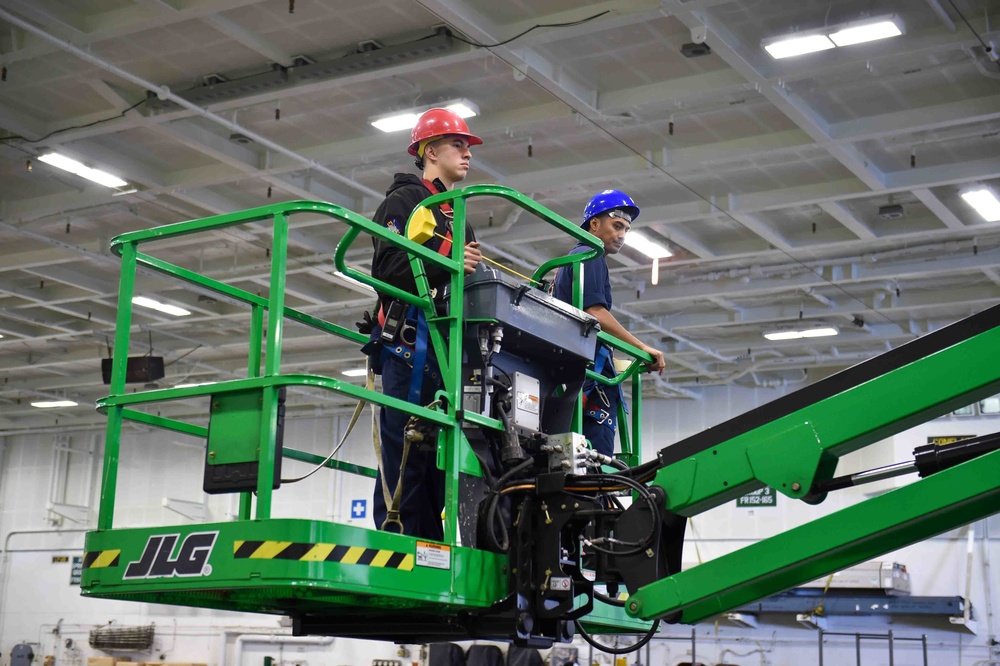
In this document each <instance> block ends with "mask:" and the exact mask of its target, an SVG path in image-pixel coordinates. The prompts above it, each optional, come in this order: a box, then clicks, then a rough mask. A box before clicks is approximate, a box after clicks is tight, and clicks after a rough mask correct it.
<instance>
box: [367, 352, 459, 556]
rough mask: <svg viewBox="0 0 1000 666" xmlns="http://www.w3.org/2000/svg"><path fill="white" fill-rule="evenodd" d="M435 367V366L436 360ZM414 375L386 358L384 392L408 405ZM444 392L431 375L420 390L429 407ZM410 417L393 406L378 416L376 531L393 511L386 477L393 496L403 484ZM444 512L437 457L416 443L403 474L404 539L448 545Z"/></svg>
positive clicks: (392, 527) (393, 528)
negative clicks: (384, 486) (385, 487)
mask: <svg viewBox="0 0 1000 666" xmlns="http://www.w3.org/2000/svg"><path fill="white" fill-rule="evenodd" d="M428 356H430V354H428ZM431 364H432V365H433V361H431ZM412 373H413V370H412V369H411V368H410V366H408V365H407V364H406V362H405V361H403V360H402V359H401V358H399V357H398V356H393V355H389V356H387V357H386V359H385V364H384V365H383V367H382V393H384V394H385V395H388V396H392V397H394V398H399V399H400V400H406V399H407V395H408V393H409V391H410V379H411V377H412ZM439 388H441V382H440V379H438V378H437V377H436V376H435V377H432V376H431V375H430V374H428V375H426V376H425V377H424V381H423V384H422V385H421V387H420V404H421V405H422V406H426V405H429V404H430V403H431V402H433V400H434V394H435V393H436V392H437V391H438V389H439ZM409 418H410V416H409V414H406V413H405V412H401V411H399V410H398V409H391V408H388V407H383V408H382V410H381V414H380V415H379V430H380V433H381V439H382V469H381V471H380V472H379V476H378V477H377V478H376V479H375V494H374V500H373V502H372V507H373V511H372V517H373V518H374V519H375V527H376V528H381V525H382V522H383V521H384V520H385V517H386V513H387V511H388V509H387V507H386V504H385V497H384V495H383V492H382V474H384V475H385V478H386V481H387V482H388V485H389V493H390V497H391V496H392V495H393V494H394V493H395V490H396V483H397V482H398V481H399V465H400V461H401V460H402V457H403V431H404V429H405V427H406V423H407V421H409ZM443 509H444V471H443V470H440V469H438V468H437V453H436V452H435V451H421V450H419V449H418V448H417V445H416V444H411V445H410V453H409V456H408V457H407V461H406V469H404V470H403V494H402V496H401V498H400V502H399V511H400V520H401V521H402V523H403V534H408V535H410V536H415V537H421V538H424V539H433V540H436V541H441V540H443V539H444V530H443V528H442V525H441V511H442V510H443ZM386 528H387V530H389V531H397V530H398V529H399V526H398V525H393V524H390V525H387V526H386Z"/></svg>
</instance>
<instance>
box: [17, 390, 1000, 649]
mask: <svg viewBox="0 0 1000 666" xmlns="http://www.w3.org/2000/svg"><path fill="white" fill-rule="evenodd" d="M782 392H783V391H782V390H774V389H758V390H749V389H742V388H737V387H716V388H711V389H706V390H705V394H704V395H705V397H704V399H703V400H701V401H688V400H683V401H682V400H672V401H648V402H647V403H646V404H645V406H644V411H643V413H644V416H645V420H644V426H643V430H644V432H643V440H644V449H645V450H644V457H645V458H646V459H649V458H651V457H652V455H654V454H655V452H656V451H657V450H659V449H660V448H662V447H664V446H666V445H668V444H671V443H674V442H676V441H679V440H680V439H683V438H684V437H686V436H689V435H691V434H694V433H696V432H699V431H700V430H703V429H705V428H708V427H711V426H712V425H715V424H717V423H719V422H721V421H724V420H726V419H728V418H730V417H731V416H734V415H736V414H739V413H742V412H745V411H746V410H748V409H751V408H753V407H756V406H758V405H760V404H764V403H766V402H769V401H770V400H773V399H774V398H776V397H779V396H780V395H781V393H782ZM346 422H347V418H346V417H344V418H342V419H338V418H333V417H328V418H312V419H299V420H292V421H289V422H288V424H287V426H286V435H285V445H286V446H288V447H292V448H297V449H302V450H307V451H311V452H314V453H322V454H324V455H325V453H327V452H328V451H329V450H330V448H331V447H332V446H333V444H334V443H335V441H336V440H337V439H339V435H340V433H341V429H342V428H343V427H344V426H345V425H346ZM369 428H370V419H369V417H368V415H367V413H366V415H365V416H364V417H362V419H361V421H360V423H359V425H358V426H357V430H356V432H355V433H353V434H352V436H351V437H350V439H349V441H348V443H347V444H346V445H345V447H344V449H343V452H342V454H341V456H340V457H341V458H342V459H346V460H351V461H352V462H358V463H360V464H364V465H369V466H370V465H372V464H373V462H374V454H373V453H372V450H371V444H370V434H369ZM995 430H1000V419H996V418H971V419H970V418H963V419H958V418H955V417H948V418H942V419H939V420H937V421H934V422H932V423H930V424H927V425H924V426H920V427H918V428H915V429H913V430H912V431H909V432H907V433H903V434H900V435H897V436H896V437H893V438H891V439H889V440H886V441H885V442H882V443H880V444H878V445H876V446H874V447H870V448H869V449H867V450H865V451H864V452H858V453H855V454H852V455H851V456H848V457H846V458H845V459H844V460H843V461H842V464H841V468H840V469H838V473H846V472H849V471H858V470H861V469H866V468H868V467H872V466H877V465H882V464H886V463H887V462H892V461H898V460H906V459H909V458H911V457H912V455H911V453H912V449H913V448H914V447H916V446H918V445H921V444H924V443H925V442H926V437H927V436H928V435H931V434H933V435H948V434H973V435H978V434H985V433H987V432H992V431H995ZM67 436H68V438H69V440H68V442H67V440H66V439H65V437H66V436H64V437H63V438H62V439H61V440H60V442H61V443H62V444H63V445H67V444H68V445H69V446H70V447H72V448H73V449H74V450H85V449H86V447H87V445H88V443H89V442H91V441H93V440H92V438H93V437H94V436H95V434H94V433H69V434H68V435H67ZM101 437H102V434H101V433H97V439H98V440H100V439H101ZM56 443H57V438H56V436H54V435H49V434H39V435H33V436H17V437H7V438H6V440H5V441H4V442H3V448H2V453H0V537H3V538H5V539H6V541H4V542H0V545H2V546H4V547H5V549H4V552H3V554H2V556H0V666H4V665H6V664H7V663H9V662H8V659H9V654H10V650H11V649H12V647H13V646H14V645H15V644H16V643H19V642H29V643H35V644H37V645H36V646H35V652H36V654H38V655H43V654H53V655H55V656H56V658H57V664H62V663H68V664H72V663H81V664H82V663H85V659H84V657H85V656H87V655H90V654H100V653H97V652H95V651H93V650H91V649H90V648H89V647H88V646H87V632H88V631H89V630H90V629H91V628H94V627H96V626H101V625H105V624H107V623H109V622H111V623H115V624H119V625H123V626H135V625H145V624H149V623H154V624H155V625H156V632H157V637H158V638H157V643H156V646H155V649H154V652H153V653H152V654H139V655H134V658H136V659H140V660H141V659H148V660H152V659H158V658H160V655H163V658H164V659H166V660H168V661H197V662H205V663H209V664H219V666H235V665H234V662H233V658H234V656H235V653H236V652H237V651H240V652H241V653H242V654H243V660H242V662H241V663H240V665H239V666H243V665H244V664H259V663H261V660H262V658H263V656H264V655H268V656H272V657H275V658H278V657H281V658H282V659H283V660H284V661H285V663H288V664H291V663H303V664H309V665H310V666H317V665H321V664H330V666H347V665H354V664H367V663H369V662H370V660H371V659H374V658H378V659H400V660H401V661H402V663H403V664H404V665H407V664H409V663H410V662H411V661H413V660H418V659H419V651H418V650H417V649H416V648H412V649H411V650H410V653H409V655H408V656H406V657H400V656H398V655H397V649H398V646H395V645H392V644H389V643H379V642H369V641H349V640H345V639H336V640H334V641H333V642H332V643H331V644H329V645H313V644H304V643H303V642H301V641H288V642H281V640H283V639H281V640H279V639H272V638H271V637H270V635H271V634H275V633H284V632H287V629H284V628H282V627H279V626H278V623H277V618H276V617H274V616H263V615H261V616H258V615H251V614H237V613H224V612H215V611H208V610H198V609H187V608H180V607H171V606H161V605H154V604H138V603H130V602H113V601H106V600H94V599H84V598H82V597H80V596H79V594H78V592H79V590H78V589H77V588H76V587H75V586H70V584H69V576H70V571H69V566H70V565H69V564H68V563H61V562H53V560H52V558H53V556H62V555H66V556H72V555H74V554H79V553H81V552H82V548H83V532H82V531H79V530H82V529H84V528H86V527H87V525H80V524H75V523H72V522H71V521H69V520H65V519H59V517H58V516H55V515H53V514H51V513H50V512H48V511H47V510H46V509H45V507H46V503H47V502H48V501H49V498H50V487H51V485H52V483H53V480H52V477H53V474H52V465H53V460H54V453H53V448H54V446H55V445H56ZM98 443H100V442H99V441H98ZM100 448H101V447H99V449H100ZM100 453H101V452H100V450H99V451H98V455H97V456H96V457H94V458H89V457H87V456H86V455H76V454H74V455H73V456H71V462H70V470H69V474H68V475H67V477H66V479H68V481H67V482H65V483H63V482H62V481H61V480H60V479H58V478H57V479H56V482H55V483H56V485H57V487H59V488H63V487H64V488H65V497H66V501H67V502H69V501H70V500H72V499H73V498H74V497H77V496H79V495H80V494H81V492H83V490H82V487H83V486H84V485H85V484H84V482H83V481H81V479H85V478H86V472H87V466H88V465H93V466H94V471H95V474H94V483H93V488H92V489H91V493H90V506H91V507H92V509H93V511H94V515H96V508H97V497H98V493H99V478H100V465H101V455H100ZM203 455H204V454H203V451H202V449H201V448H200V444H199V441H198V440H196V439H195V438H190V437H185V436H182V435H176V434H172V433H166V432H161V431H147V430H139V429H127V430H126V434H125V436H124V437H123V442H122V448H121V467H120V473H119V485H118V491H119V495H118V502H117V512H116V519H115V524H116V525H117V526H123V525H136V526H139V525H170V524H185V523H188V522H190V521H189V520H188V519H187V518H185V517H183V516H181V515H178V514H177V513H174V512H172V511H170V510H168V509H166V508H164V507H163V505H162V500H163V498H164V497H169V498H173V499H179V500H187V501H191V502H205V503H206V505H207V511H208V515H209V520H213V521H215V520H220V521H221V520H226V519H227V517H228V516H229V515H230V514H232V513H233V512H234V511H235V509H236V504H235V498H234V497H231V496H227V495H220V496H207V495H205V494H204V493H202V491H201V473H202V458H203ZM285 464H286V465H287V467H286V469H285V473H284V474H283V476H286V477H287V476H290V475H297V474H299V473H302V472H304V471H307V470H308V469H309V467H308V465H306V464H305V463H299V462H296V461H290V460H287V459H286V460H285ZM902 482H905V481H902V480H899V481H890V482H883V483H882V484H880V485H881V486H882V487H883V488H884V487H885V486H888V485H893V484H895V483H902ZM371 490H372V482H371V480H369V479H367V478H363V477H354V476H352V475H347V474H340V473H330V472H326V471H321V472H320V473H318V474H316V475H314V476H313V477H311V478H310V479H308V480H307V481H304V482H302V483H300V484H295V485H291V486H283V487H282V488H281V490H280V491H278V492H277V493H276V494H275V496H274V507H273V515H275V516H276V517H292V516H296V517H311V518H316V519H323V520H328V519H336V520H338V521H340V522H350V520H351V518H350V505H351V502H352V500H355V499H368V500H369V515H370V498H371ZM872 490H879V486H875V487H869V488H863V489H853V490H846V491H842V492H840V493H837V494H834V495H832V496H831V497H830V499H829V500H827V502H825V503H824V504H822V505H820V506H817V507H811V506H808V505H804V504H801V503H796V502H792V501H791V500H787V499H786V498H783V497H782V498H781V499H780V500H779V502H778V506H777V507H775V508H771V509H765V508H758V509H753V510H750V509H745V508H737V507H736V506H735V502H732V503H729V504H727V505H724V506H721V507H718V508H716V509H713V510H712V511H709V512H706V513H704V514H701V515H699V516H697V517H696V518H695V519H694V529H693V531H689V533H688V536H689V539H688V543H687V546H686V551H685V556H684V559H685V562H689V563H695V562H697V561H698V559H699V557H700V558H701V559H702V560H709V559H712V558H715V557H718V556H720V555H722V554H725V553H728V552H732V551H733V550H736V549H738V548H739V547H741V546H743V545H746V544H747V543H751V542H752V541H754V540H756V539H759V538H762V537H766V536H768V535H771V534H775V533H777V532H780V531H782V530H785V529H788V528H789V527H793V526H795V525H797V524H801V523H802V522H803V521H805V520H808V519H810V518H811V517H815V516H820V515H825V514H826V513H829V512H830V511H833V510H836V509H837V508H839V507H841V506H845V505H846V504H849V503H853V502H855V501H857V500H858V499H861V498H863V497H864V495H863V493H864V492H870V491H872ZM998 508H1000V507H998ZM94 515H92V517H91V523H90V525H91V526H92V525H93V519H94ZM357 524H362V525H365V526H368V525H370V517H369V518H367V519H365V520H363V521H359V522H358V523H357ZM985 527H986V525H985V524H979V525H976V526H974V528H975V539H974V541H973V556H972V566H971V571H972V581H971V586H970V587H969V590H970V597H971V599H972V602H973V605H974V607H975V612H976V616H977V618H978V634H977V635H972V634H970V633H968V632H965V631H961V630H958V629H956V628H955V627H952V626H950V625H948V624H947V623H946V621H944V620H941V621H937V622H931V621H927V622H924V623H922V624H918V623H908V622H905V621H903V620H902V619H900V618H895V619H892V620H891V621H890V620H887V619H884V618H877V619H869V620H865V621H860V620H848V619H839V618H831V619H830V620H829V625H828V629H829V630H835V631H845V632H853V631H864V632H868V633H873V632H874V633H885V632H887V631H889V630H892V631H894V633H895V635H896V636H897V637H920V636H921V635H922V634H927V636H928V641H929V645H930V647H929V649H930V655H931V659H930V662H929V663H932V664H959V665H971V664H977V663H979V664H984V663H985V662H984V661H983V660H985V659H987V658H988V657H989V652H988V648H987V645H986V642H987V639H988V637H989V636H991V635H993V634H994V633H995V629H996V627H995V622H993V621H992V618H991V617H987V613H986V611H987V607H988V605H989V603H988V602H989V601H991V600H992V601H994V604H995V598H996V593H997V590H1000V580H998V579H997V573H996V570H995V569H994V571H993V573H991V574H990V575H989V577H988V578H987V577H985V576H984V566H983V565H984V555H988V556H989V557H990V558H991V559H992V561H993V562H996V561H997V560H998V558H1000V552H997V539H998V538H1000V522H996V521H995V520H993V521H990V523H989V530H990V534H989V539H984V528H985ZM695 544H697V549H696V548H695ZM884 559H890V560H894V561H898V562H901V563H903V564H906V565H907V566H908V567H909V570H910V572H911V574H912V576H913V585H914V594H918V595H940V596H954V595H960V596H965V595H966V589H967V579H966V578H967V577H966V570H967V530H966V529H965V528H963V529H959V530H955V531H953V532H951V533H948V534H945V535H942V536H940V537H937V538H935V539H932V540H930V541H928V542H924V543H921V544H918V545H915V546H912V547H910V548H906V549H903V550H901V551H899V552H897V553H893V554H890V555H887V556H886V557H885V558H884ZM987 582H988V583H989V586H990V587H991V589H992V592H993V598H992V599H989V598H988V597H987V594H986V592H987ZM694 631H695V633H696V638H697V646H698V647H697V654H698V655H699V661H702V662H705V663H711V664H716V663H721V662H723V661H725V663H730V664H739V665H741V666H743V665H750V664H754V665H756V664H772V665H773V666H786V665H787V666H791V665H792V664H796V665H798V664H814V663H818V662H817V634H816V632H815V631H811V630H808V629H805V628H802V627H800V626H799V625H797V624H795V623H794V622H793V621H791V620H790V619H789V618H783V619H777V620H774V621H773V622H762V624H761V627H760V628H759V629H757V630H747V629H740V628H736V627H731V626H726V624H725V623H703V624H701V625H698V626H697V627H695V629H694ZM243 634H249V635H253V636H256V638H252V637H250V638H245V639H242V640H239V641H238V640H237V639H238V636H240V635H243ZM661 634H662V635H665V636H671V637H680V638H684V639H685V640H684V641H673V640H656V641H654V642H653V643H652V644H651V645H650V646H649V649H648V655H649V663H652V664H663V665H665V666H670V665H673V664H678V663H680V662H683V661H688V660H690V652H689V650H690V644H689V641H690V635H691V628H690V627H687V626H672V627H664V628H663V629H662V630H661ZM67 640H71V641H72V645H71V646H70V647H67ZM257 641H260V642H257ZM863 645H864V649H863V662H862V663H864V664H865V665H866V666H868V665H874V664H888V663H889V662H888V652H887V648H886V644H885V642H883V641H875V640H867V641H865V642H864V644H863ZM854 649H855V648H854V642H853V638H850V637H828V639H827V647H826V651H825V653H824V656H825V662H824V663H826V664H846V663H850V664H853V663H855V662H854ZM895 654H896V659H895V664H920V663H923V662H922V660H921V656H920V650H919V649H918V647H916V644H910V643H898V642H897V645H896V653H895ZM588 656H589V649H588V648H587V647H586V646H585V645H582V644H581V657H582V658H581V663H587V662H586V661H585V658H587V657H588ZM637 660H639V661H642V662H643V663H646V662H647V650H646V649H643V650H641V651H640V652H639V653H638V654H637V655H633V656H630V657H629V660H628V661H629V663H635V662H636V661H637ZM594 661H597V662H600V663H607V664H611V663H612V662H611V660H610V657H608V656H607V655H600V654H596V655H595V656H594Z"/></svg>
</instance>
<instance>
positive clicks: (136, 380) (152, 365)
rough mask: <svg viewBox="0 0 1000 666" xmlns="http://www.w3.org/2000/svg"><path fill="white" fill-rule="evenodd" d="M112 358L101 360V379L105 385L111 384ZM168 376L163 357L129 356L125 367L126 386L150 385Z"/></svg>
mask: <svg viewBox="0 0 1000 666" xmlns="http://www.w3.org/2000/svg"><path fill="white" fill-rule="evenodd" d="M113 364H114V359H112V358H102V359H101V379H103V380H104V383H105V384H110V383H111V367H112V365H113ZM165 375H166V373H165V372H164V368H163V357H162V356H129V358H128V361H127V363H126V365H125V383H126V384H148V383H149V382H155V381H156V380H158V379H163V377H164V376H165Z"/></svg>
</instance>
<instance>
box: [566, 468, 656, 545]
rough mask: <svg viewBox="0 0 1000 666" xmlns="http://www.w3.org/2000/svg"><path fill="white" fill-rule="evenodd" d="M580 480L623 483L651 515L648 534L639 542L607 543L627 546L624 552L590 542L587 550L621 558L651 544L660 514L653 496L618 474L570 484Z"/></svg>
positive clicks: (588, 477) (647, 490)
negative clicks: (590, 549)
mask: <svg viewBox="0 0 1000 666" xmlns="http://www.w3.org/2000/svg"><path fill="white" fill-rule="evenodd" d="M581 480H586V481H589V480H597V481H599V482H603V483H607V482H612V483H623V484H624V485H626V486H629V487H630V488H632V489H633V490H635V491H636V492H637V493H638V494H639V496H640V497H641V498H642V499H643V500H644V501H645V502H646V504H648V505H649V510H650V512H651V513H652V515H653V521H652V523H651V525H650V530H649V534H647V535H646V536H645V537H644V538H643V539H642V540H641V541H635V542H632V541H621V540H619V539H611V540H610V541H609V543H611V544H612V545H614V544H619V545H624V546H628V547H629V548H627V549H625V550H614V549H613V548H603V547H601V546H599V545H597V544H595V543H594V542H593V541H592V540H591V541H590V542H589V543H587V547H588V548H592V549H593V550H595V551H597V552H599V553H605V554H607V555H613V556H618V557H621V556H624V555H633V554H635V553H639V552H642V551H644V550H646V549H647V548H649V547H650V546H651V545H652V544H653V541H654V540H655V539H656V534H657V531H656V527H657V525H659V524H660V512H659V509H658V508H657V506H656V502H655V501H654V500H653V494H652V493H650V492H649V489H648V488H646V487H645V486H643V485H642V484H639V483H636V482H635V481H633V480H632V479H629V478H628V477H624V476H620V475H618V474H588V475H586V476H580V477H575V478H574V479H573V481H572V482H573V483H574V484H576V483H578V482H580V481H581ZM587 485H589V484H587Z"/></svg>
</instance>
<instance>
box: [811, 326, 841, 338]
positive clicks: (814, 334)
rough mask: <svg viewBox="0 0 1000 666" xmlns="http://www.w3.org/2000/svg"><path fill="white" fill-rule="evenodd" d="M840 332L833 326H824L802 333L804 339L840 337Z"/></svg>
mask: <svg viewBox="0 0 1000 666" xmlns="http://www.w3.org/2000/svg"><path fill="white" fill-rule="evenodd" d="M839 333H840V331H838V330H837V329H835V328H834V327H833V326H824V327H821V328H807V329H806V330H804V331H802V337H803V338H828V337H830V336H831V335H838V334H839Z"/></svg>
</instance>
